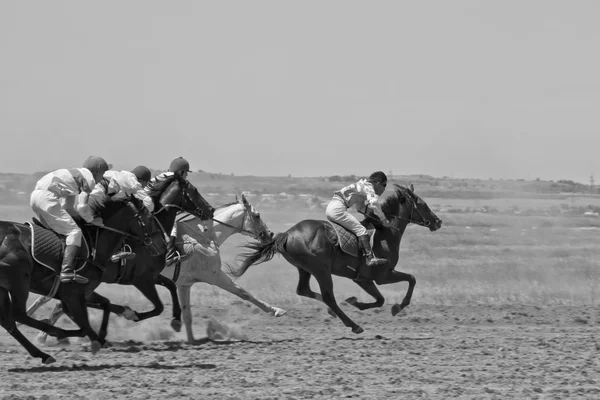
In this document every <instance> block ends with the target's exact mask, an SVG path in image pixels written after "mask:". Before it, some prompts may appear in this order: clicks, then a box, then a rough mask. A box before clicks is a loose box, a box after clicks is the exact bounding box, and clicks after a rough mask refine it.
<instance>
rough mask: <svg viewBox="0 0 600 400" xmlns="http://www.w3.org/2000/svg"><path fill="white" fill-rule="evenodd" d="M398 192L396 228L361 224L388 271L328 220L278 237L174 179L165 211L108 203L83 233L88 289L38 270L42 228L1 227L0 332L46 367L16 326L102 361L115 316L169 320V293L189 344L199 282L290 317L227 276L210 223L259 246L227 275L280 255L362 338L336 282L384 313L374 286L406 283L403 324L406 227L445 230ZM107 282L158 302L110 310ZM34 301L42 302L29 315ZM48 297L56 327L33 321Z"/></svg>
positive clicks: (390, 210) (236, 206) (306, 288)
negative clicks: (177, 230)
mask: <svg viewBox="0 0 600 400" xmlns="http://www.w3.org/2000/svg"><path fill="white" fill-rule="evenodd" d="M394 186H395V187H394V190H393V193H391V194H390V195H389V196H388V197H387V198H386V199H385V200H384V201H383V204H382V210H383V212H384V213H385V215H386V217H387V218H388V220H389V221H390V222H391V223H390V225H389V226H383V225H382V224H381V223H380V222H379V221H378V219H376V218H372V217H370V216H369V215H368V214H367V215H366V216H365V219H364V220H363V221H361V223H362V224H364V225H365V226H366V227H368V228H369V229H370V230H371V231H372V232H374V233H373V237H372V241H373V250H374V251H376V252H377V254H379V255H381V256H383V257H385V258H386V259H387V262H386V263H385V264H382V265H378V266H376V267H367V266H366V264H365V258H364V257H362V256H360V255H358V256H356V255H352V254H349V253H347V252H346V251H344V249H343V246H341V245H340V241H339V240H338V239H337V236H336V229H335V227H334V226H332V223H330V222H328V221H321V220H303V221H300V222H299V223H297V224H296V225H294V226H292V227H291V228H290V229H289V230H287V231H286V232H282V233H278V234H277V235H273V234H272V232H270V231H269V230H268V228H267V227H266V224H265V223H264V222H263V221H262V219H261V217H260V214H258V213H257V212H256V210H254V208H253V207H252V206H251V205H250V204H249V203H248V201H247V200H246V199H245V198H244V197H242V202H241V203H238V202H237V201H236V202H235V203H231V204H228V205H225V206H221V207H218V208H217V209H216V210H214V209H213V208H212V207H211V206H210V204H209V203H208V202H207V201H206V200H205V199H204V198H203V197H202V196H201V195H200V193H199V192H198V190H197V189H196V188H195V187H194V186H193V185H192V184H191V183H190V182H189V181H187V180H185V179H182V178H180V177H178V176H177V175H176V174H175V175H174V176H172V177H171V178H170V179H168V180H166V181H164V182H163V183H162V184H161V186H160V187H157V188H155V190H154V191H153V192H152V193H151V194H150V196H151V197H152V198H153V201H155V204H160V205H161V207H160V208H158V209H156V210H155V211H154V212H152V213H151V212H149V211H148V210H147V209H146V208H145V207H143V205H142V203H141V202H140V201H139V200H138V199H136V198H135V197H133V196H132V197H131V198H129V199H128V200H127V201H125V202H122V201H119V202H108V203H107V204H106V205H105V207H104V208H103V209H102V210H101V211H100V213H101V217H102V219H103V221H104V227H97V226H84V227H82V228H83V230H84V236H85V237H86V238H87V243H88V248H89V251H88V252H87V255H86V256H81V257H80V258H79V260H78V268H77V269H78V273H79V274H81V275H83V276H85V277H86V278H87V279H88V281H89V282H88V283H87V284H84V285H81V284H60V285H57V284H56V277H57V271H56V270H53V269H52V268H48V266H47V265H44V264H41V263H40V262H38V259H37V258H36V257H34V254H33V252H34V251H35V249H34V246H33V245H32V244H33V241H32V236H33V232H35V231H34V228H35V229H37V230H38V231H39V229H40V227H34V226H33V225H34V224H24V223H17V222H10V221H0V325H2V326H3V327H4V328H5V329H6V331H7V332H8V333H9V334H10V335H11V336H13V337H14V338H15V339H16V340H17V341H18V342H19V343H20V344H21V345H22V346H23V347H25V349H26V350H27V351H28V352H29V354H30V355H31V356H32V357H37V358H40V359H41V361H42V362H43V363H44V364H48V363H52V362H54V361H56V360H55V359H54V357H52V356H51V355H49V354H47V353H45V352H43V351H42V350H40V349H39V348H38V347H36V346H35V345H34V344H33V343H32V342H31V341H29V339H27V337H25V336H24V335H23V334H22V333H21V332H20V330H19V329H18V327H17V323H21V324H24V325H28V326H31V327H33V328H35V329H38V330H40V331H42V332H44V333H45V334H48V335H50V336H53V337H56V338H57V339H63V338H67V337H86V336H87V337H88V338H89V339H90V341H91V351H92V352H93V353H96V352H97V351H99V350H100V349H101V348H102V347H103V346H107V345H109V344H108V342H107V340H106V336H107V332H108V321H109V315H110V313H111V312H113V313H116V314H118V315H121V316H124V317H125V318H128V319H131V320H134V321H142V320H144V319H148V318H151V317H154V316H157V315H159V314H161V313H162V311H163V309H164V307H163V305H162V303H161V301H160V298H159V296H158V293H157V291H156V285H161V286H164V287H165V288H167V289H168V290H169V292H170V293H171V297H172V300H173V310H172V312H173V319H172V321H171V326H172V328H173V329H174V330H176V331H179V330H180V329H181V325H182V324H181V314H182V308H183V316H184V322H185V323H186V330H187V334H188V335H187V336H188V340H190V341H192V340H194V339H193V334H192V330H191V312H190V306H191V304H190V287H191V285H192V284H193V283H194V282H199V281H204V282H207V283H210V284H214V285H217V286H220V287H222V288H224V289H226V290H228V291H230V292H232V293H235V294H237V295H238V296H240V297H242V298H244V299H247V300H249V301H252V302H253V303H254V304H255V305H257V306H258V307H260V308H261V309H263V310H264V311H265V312H268V313H270V314H272V315H274V316H281V315H283V314H285V311H284V310H282V309H280V308H278V307H273V306H271V305H269V304H267V303H265V302H262V301H260V300H258V299H256V298H254V297H253V296H252V295H251V294H249V293H248V292H247V291H245V290H243V289H242V288H240V287H239V286H238V285H236V284H235V283H234V282H233V281H232V280H231V279H230V278H229V277H228V276H227V275H226V274H225V273H224V272H222V271H221V269H220V267H221V260H220V257H219V255H218V247H216V246H214V245H211V244H209V243H206V242H205V243H202V237H203V232H202V231H201V230H200V231H197V229H198V228H199V227H201V225H202V221H205V220H208V219H213V220H214V223H215V228H214V229H221V234H220V235H217V236H218V237H219V236H220V239H219V242H220V243H222V242H223V241H224V240H225V239H226V238H227V237H229V236H230V235H231V234H234V233H241V234H244V235H247V236H250V237H253V238H254V239H256V240H257V242H256V243H248V244H247V245H246V246H245V247H246V249H247V252H246V253H243V254H241V259H242V261H241V264H240V265H239V266H230V267H229V269H228V272H229V274H230V275H233V276H234V277H239V276H241V275H242V274H244V273H245V272H246V271H247V270H248V268H249V267H250V266H251V265H253V264H257V263H261V262H264V261H268V260H270V259H271V258H273V257H274V255H275V254H281V255H282V256H283V257H284V258H285V259H286V260H287V261H288V262H289V263H290V264H292V265H293V266H295V267H296V268H297V269H298V273H299V280H298V286H297V290H296V293H297V294H298V295H301V296H306V297H309V298H312V299H315V300H319V301H322V302H323V303H325V304H326V305H327V307H328V311H329V313H330V314H331V315H333V316H335V317H338V318H339V319H340V320H341V321H342V322H343V323H344V325H346V326H347V327H350V328H351V329H352V331H353V332H354V333H361V332H363V328H361V327H360V326H359V325H357V324H356V323H355V322H354V321H352V320H351V319H350V318H349V317H348V316H347V315H346V314H345V313H344V312H343V311H342V310H341V309H340V307H339V305H338V303H337V301H336V299H335V296H334V292H333V281H332V275H337V276H341V277H346V278H349V279H352V280H354V281H355V282H356V284H357V285H358V286H359V287H361V288H362V289H363V290H365V291H366V292H367V293H368V294H370V295H371V296H373V298H374V299H375V301H374V302H372V303H363V302H359V301H358V300H357V299H356V298H355V297H351V298H349V299H346V302H348V303H349V304H351V305H353V306H355V307H356V308H358V309H360V310H365V309H369V308H374V307H381V306H382V305H383V304H384V301H385V300H384V297H383V296H382V294H381V293H380V292H379V290H378V288H377V285H382V284H389V283H396V282H408V289H407V292H406V295H405V296H404V298H403V300H402V302H401V303H400V304H394V305H393V306H392V314H393V315H396V314H397V313H398V312H400V311H401V310H402V309H403V308H405V307H406V306H408V305H409V304H410V301H411V297H412V293H413V290H414V287H415V283H416V280H415V277H414V276H413V275H411V274H407V273H403V272H400V271H396V270H395V266H396V264H397V263H398V260H399V248H400V241H401V238H402V235H403V234H404V232H405V229H406V227H407V226H408V224H411V223H412V224H416V225H420V226H423V227H426V228H428V229H429V230H430V231H436V230H438V229H439V228H440V227H441V225H442V221H441V220H440V219H439V218H438V217H437V216H436V215H435V214H434V213H433V211H431V209H430V208H429V206H428V205H427V204H426V203H425V202H424V201H423V200H422V199H421V198H420V197H419V196H418V195H416V194H415V192H414V188H413V186H412V185H409V186H400V185H394ZM225 211H227V212H225ZM176 223H177V224H183V225H186V223H187V226H188V228H189V229H188V230H187V231H186V230H185V229H183V232H182V235H187V239H189V244H190V246H189V247H190V249H191V250H190V252H191V254H190V256H189V258H188V259H186V261H182V262H181V265H180V264H177V265H176V266H173V267H168V268H165V259H166V253H167V245H166V242H165V232H170V231H171V229H172V228H173V226H174V224H176ZM178 226H179V225H178ZM218 227H220V228H218ZM196 231H197V232H196ZM185 239H186V238H184V241H185ZM57 240H60V239H57ZM354 240H356V237H354ZM123 242H125V243H126V244H127V245H128V246H130V247H131V248H132V250H133V251H134V252H135V253H136V258H135V259H134V260H129V261H127V262H126V263H125V264H123V263H122V262H121V261H119V260H117V261H112V260H111V257H112V255H113V254H114V252H115V251H116V250H117V249H118V248H119V246H121V245H122V244H123ZM220 243H218V244H220ZM211 246H212V247H211ZM203 257H209V258H210V259H211V260H213V261H214V262H213V263H212V265H213V266H214V268H215V269H218V273H215V274H212V275H214V276H216V277H217V279H214V278H213V279H214V280H213V281H210V279H208V278H206V274H204V275H202V274H199V272H198V270H197V269H196V268H195V267H194V266H195V265H197V264H203V265H206V260H205V259H203V260H202V262H200V263H198V260H199V259H200V258H203ZM57 259H58V258H57ZM186 263H187V264H186ZM195 263H196V264H195ZM179 268H180V269H179ZM214 272H216V271H214ZM311 276H313V277H314V278H315V279H316V281H317V283H318V285H319V287H320V291H321V293H315V292H313V291H312V290H311V289H310V282H309V281H310V278H311ZM101 282H105V283H117V284H124V285H134V286H135V287H136V288H137V289H139V290H140V291H141V292H142V293H143V294H144V295H145V296H146V297H147V298H148V299H149V300H150V301H151V302H152V303H153V305H154V309H153V310H152V311H149V312H144V313H138V312H136V311H133V310H131V309H130V308H129V307H127V306H122V305H117V304H113V303H111V302H110V301H109V300H108V299H107V298H105V297H104V296H101V295H100V294H98V293H96V292H95V290H96V289H97V288H98V286H99V285H100V283H101ZM30 292H32V293H36V294H39V295H41V296H42V297H41V298H40V299H38V302H36V304H34V306H32V307H31V308H30V309H29V310H27V300H28V297H29V293H30ZM50 298H54V299H56V300H58V308H57V309H56V310H55V312H53V314H52V316H51V317H50V319H44V320H37V319H35V318H33V317H32V316H31V314H32V313H33V311H35V309H36V308H37V307H39V305H40V304H42V303H43V302H45V301H48V300H49V299H50ZM180 302H181V303H180ZM88 307H91V308H97V309H100V310H102V311H103V314H102V322H101V325H100V329H99V331H98V332H96V331H94V329H92V327H91V326H90V321H89V317H88V311H87V308H88ZM28 311H29V313H28ZM62 313H64V314H66V315H67V316H68V317H69V318H71V319H72V320H73V322H75V324H76V325H77V326H78V328H79V329H72V330H65V329H61V328H58V327H55V326H53V324H54V323H55V322H56V320H57V319H58V316H60V315H61V314H62Z"/></svg>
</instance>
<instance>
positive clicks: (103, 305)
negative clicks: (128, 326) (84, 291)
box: [87, 292, 125, 339]
mask: <svg viewBox="0 0 600 400" xmlns="http://www.w3.org/2000/svg"><path fill="white" fill-rule="evenodd" d="M87 306H88V307H92V308H99V309H101V310H102V311H103V312H102V323H101V324H100V330H99V331H98V336H100V337H101V338H102V339H106V335H107V334H108V319H109V317H110V313H111V312H113V313H115V314H118V315H122V314H123V313H124V312H125V308H124V307H123V306H118V305H115V306H113V305H112V304H111V302H110V300H108V299H107V298H106V297H104V296H102V295H100V294H98V293H96V292H92V294H91V295H89V296H88V301H87Z"/></svg>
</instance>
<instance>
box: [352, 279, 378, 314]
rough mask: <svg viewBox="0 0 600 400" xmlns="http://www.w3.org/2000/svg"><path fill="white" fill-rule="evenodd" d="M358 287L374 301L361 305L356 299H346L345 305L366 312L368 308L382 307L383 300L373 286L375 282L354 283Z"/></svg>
mask: <svg viewBox="0 0 600 400" xmlns="http://www.w3.org/2000/svg"><path fill="white" fill-rule="evenodd" d="M354 282H355V283H356V284H357V285H358V286H360V287H361V288H362V289H363V290H364V291H365V292H367V293H369V294H370V295H371V296H373V298H374V299H375V301H374V302H372V303H362V302H360V301H358V299H357V298H356V297H354V296H353V297H349V298H347V299H346V303H348V304H350V305H352V306H354V307H356V308H358V309H359V310H368V309H369V308H377V307H381V306H383V304H384V303H385V298H384V297H383V295H382V294H381V292H380V291H379V289H377V286H375V282H373V281H354Z"/></svg>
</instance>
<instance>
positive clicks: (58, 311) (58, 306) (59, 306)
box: [27, 296, 65, 344]
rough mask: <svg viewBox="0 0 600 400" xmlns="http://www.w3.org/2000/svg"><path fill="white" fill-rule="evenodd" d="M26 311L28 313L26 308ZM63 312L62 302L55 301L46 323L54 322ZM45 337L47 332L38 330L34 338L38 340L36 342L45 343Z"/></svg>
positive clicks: (51, 323)
mask: <svg viewBox="0 0 600 400" xmlns="http://www.w3.org/2000/svg"><path fill="white" fill-rule="evenodd" d="M41 297H42V296H40V297H38V300H39V299H40V298H41ZM36 301H37V300H36ZM30 309H31V307H30ZM27 313H29V310H27ZM64 314H65V313H64V311H63V308H62V304H61V303H60V301H57V302H56V305H55V306H54V308H53V309H52V312H51V313H50V317H48V319H47V322H48V324H50V325H54V324H56V322H57V321H58V320H59V318H60V317H62V316H63V315H64ZM47 339H48V333H47V332H44V331H40V333H38V335H37V337H36V340H37V341H38V343H41V344H44V343H46V340H47Z"/></svg>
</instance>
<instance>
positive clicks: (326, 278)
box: [314, 268, 364, 333]
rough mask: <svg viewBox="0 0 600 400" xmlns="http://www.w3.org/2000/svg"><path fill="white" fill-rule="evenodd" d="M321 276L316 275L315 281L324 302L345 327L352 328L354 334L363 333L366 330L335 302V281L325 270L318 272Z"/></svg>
mask: <svg viewBox="0 0 600 400" xmlns="http://www.w3.org/2000/svg"><path fill="white" fill-rule="evenodd" d="M318 272H319V274H315V275H314V276H315V279H316V280H317V282H318V283H319V287H320V288H321V296H322V298H323V302H324V303H325V304H327V305H328V306H329V308H330V309H331V311H333V312H334V313H335V314H336V315H337V317H338V318H339V319H341V320H342V322H343V323H344V325H346V326H347V327H349V328H352V332H354V333H363V332H364V329H363V328H361V327H360V326H358V325H357V324H356V323H354V321H352V320H351V319H350V318H349V317H348V316H347V315H346V314H345V313H344V312H343V311H342V309H341V308H340V307H339V306H338V304H337V302H336V301H335V295H334V294H333V279H332V278H331V274H330V273H328V272H326V270H325V268H323V269H322V270H319V271H318Z"/></svg>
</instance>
